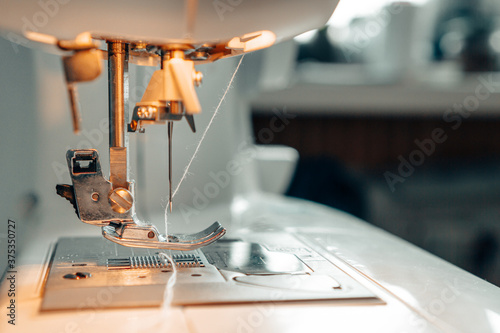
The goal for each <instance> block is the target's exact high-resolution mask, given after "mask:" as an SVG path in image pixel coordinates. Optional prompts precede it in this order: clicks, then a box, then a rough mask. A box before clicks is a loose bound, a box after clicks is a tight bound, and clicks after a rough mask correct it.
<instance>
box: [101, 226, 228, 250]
mask: <svg viewBox="0 0 500 333" xmlns="http://www.w3.org/2000/svg"><path fill="white" fill-rule="evenodd" d="M225 233H226V229H224V227H222V225H221V224H220V223H219V222H214V223H213V224H212V225H211V226H210V227H208V228H206V229H205V230H202V231H200V232H197V233H194V234H172V235H166V236H164V235H160V234H159V233H158V230H157V229H156V227H155V226H153V225H139V224H110V225H107V226H104V227H102V235H103V236H104V238H106V239H108V240H110V241H112V242H115V243H117V244H120V245H123V246H128V247H140V248H154V249H163V250H176V251H189V250H195V249H198V248H200V247H202V246H206V245H208V244H211V243H213V242H215V241H216V240H218V239H219V238H221V237H222V236H224V234H225Z"/></svg>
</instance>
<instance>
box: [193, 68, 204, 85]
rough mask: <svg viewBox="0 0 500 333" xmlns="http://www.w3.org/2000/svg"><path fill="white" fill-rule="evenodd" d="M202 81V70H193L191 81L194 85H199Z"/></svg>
mask: <svg viewBox="0 0 500 333" xmlns="http://www.w3.org/2000/svg"><path fill="white" fill-rule="evenodd" d="M202 81H203V73H202V72H196V71H195V72H194V73H193V82H194V85H195V86H197V87H199V86H200V85H201V82H202Z"/></svg>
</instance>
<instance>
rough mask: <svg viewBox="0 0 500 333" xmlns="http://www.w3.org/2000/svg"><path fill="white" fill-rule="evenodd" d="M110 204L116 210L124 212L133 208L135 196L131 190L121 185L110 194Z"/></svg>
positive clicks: (120, 212)
mask: <svg viewBox="0 0 500 333" xmlns="http://www.w3.org/2000/svg"><path fill="white" fill-rule="evenodd" d="M109 204H110V205H111V208H112V209H113V210H114V211H115V212H117V213H119V214H124V213H126V212H128V211H129V210H130V209H131V208H132V206H133V204H134V198H133V197H132V194H131V193H130V192H129V190H127V189H124V188H121V187H120V188H116V189H114V190H113V191H111V193H110V194H109Z"/></svg>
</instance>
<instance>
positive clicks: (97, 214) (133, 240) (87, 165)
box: [56, 149, 226, 251]
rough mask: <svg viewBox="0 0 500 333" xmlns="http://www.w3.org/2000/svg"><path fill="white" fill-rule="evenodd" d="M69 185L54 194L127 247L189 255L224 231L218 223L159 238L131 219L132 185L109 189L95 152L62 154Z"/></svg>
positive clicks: (151, 230) (58, 186)
mask: <svg viewBox="0 0 500 333" xmlns="http://www.w3.org/2000/svg"><path fill="white" fill-rule="evenodd" d="M66 160H67V162H68V167H69V173H70V176H71V179H72V181H73V185H57V187H56V189H57V194H59V195H60V196H62V197H63V198H66V199H67V200H68V201H69V202H71V204H72V205H73V207H74V208H75V211H76V214H77V215H78V217H79V218H80V220H81V221H82V222H85V223H88V224H93V225H97V226H101V227H102V234H103V236H104V237H105V238H106V239H109V240H110V241H112V242H115V243H118V244H120V245H124V246H129V247H142V248H155V249H165V250H181V251H189V250H194V249H197V248H200V247H202V246H206V245H208V244H211V243H213V242H215V241H216V240H218V239H219V238H221V237H222V236H223V235H224V234H225V233H226V230H225V229H224V228H223V227H222V226H221V225H220V223H219V222H215V223H213V224H212V225H211V226H210V227H208V228H206V229H205V230H202V231H200V232H198V233H194V234H174V235H166V236H165V235H161V234H160V233H159V232H158V229H156V227H155V226H154V225H151V224H143V223H137V222H136V221H135V220H134V218H133V217H132V214H131V212H132V211H133V196H132V193H131V187H132V184H128V188H123V187H117V188H113V184H112V183H111V182H109V181H107V180H106V179H105V178H104V177H103V175H102V170H101V163H100V162H99V155H98V153H97V151H96V150H95V149H80V150H69V151H68V152H67V154H66Z"/></svg>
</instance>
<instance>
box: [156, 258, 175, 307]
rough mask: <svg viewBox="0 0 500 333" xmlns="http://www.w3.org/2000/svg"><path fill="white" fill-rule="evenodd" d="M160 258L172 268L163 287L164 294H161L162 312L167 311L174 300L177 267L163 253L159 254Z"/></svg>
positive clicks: (172, 259) (172, 260)
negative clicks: (170, 274)
mask: <svg viewBox="0 0 500 333" xmlns="http://www.w3.org/2000/svg"><path fill="white" fill-rule="evenodd" d="M160 256H162V257H164V258H165V259H166V260H167V261H168V262H170V265H171V266H172V276H170V278H169V279H168V282H167V285H166V286H165V293H164V294H163V310H165V311H168V308H169V307H170V304H172V300H173V298H174V285H175V282H177V266H176V265H175V261H174V258H173V257H172V256H169V255H168V254H166V253H165V252H160ZM167 315H168V314H167Z"/></svg>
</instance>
